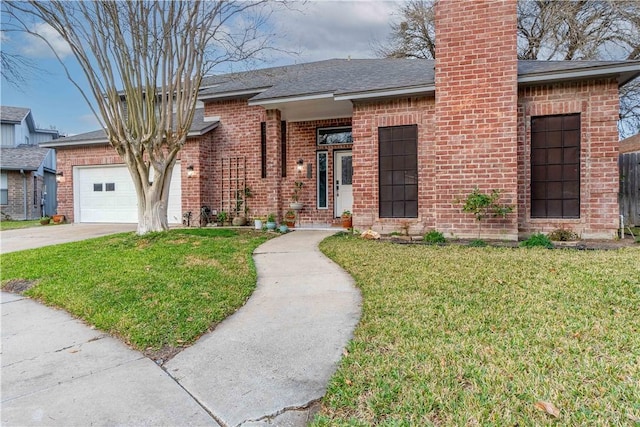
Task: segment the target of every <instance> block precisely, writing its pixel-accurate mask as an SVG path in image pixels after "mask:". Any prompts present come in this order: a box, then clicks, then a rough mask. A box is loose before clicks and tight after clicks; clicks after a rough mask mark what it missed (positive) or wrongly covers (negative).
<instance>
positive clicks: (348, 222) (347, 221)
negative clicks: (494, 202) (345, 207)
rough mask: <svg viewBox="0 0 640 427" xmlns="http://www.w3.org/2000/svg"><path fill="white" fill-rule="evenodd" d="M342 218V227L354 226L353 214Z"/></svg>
mask: <svg viewBox="0 0 640 427" xmlns="http://www.w3.org/2000/svg"><path fill="white" fill-rule="evenodd" d="M340 219H341V220H342V228H351V227H352V226H353V218H352V217H351V216H343V217H340Z"/></svg>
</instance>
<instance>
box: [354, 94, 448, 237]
mask: <svg viewBox="0 0 640 427" xmlns="http://www.w3.org/2000/svg"><path fill="white" fill-rule="evenodd" d="M434 117H435V100H434V98H433V97H428V98H402V99H397V100H393V101H377V102H368V103H365V102H362V103H356V104H355V105H354V108H353V139H354V144H353V199H354V206H353V223H354V227H355V228H358V229H367V228H372V229H375V230H378V231H380V232H383V233H391V232H393V231H401V229H402V227H403V226H404V225H405V224H406V225H408V226H409V227H410V233H412V234H421V233H423V232H424V231H425V230H426V229H428V228H433V227H434V225H435V210H434V202H435V196H436V194H435V192H434V181H435V175H434V174H435V172H434V169H435V163H436V157H435V153H434V133H435V122H434ZM414 124H415V125H418V181H419V184H418V197H419V202H418V218H406V219H398V218H379V215H378V212H379V211H378V196H379V194H378V178H379V177H378V128H380V127H386V126H403V125H414Z"/></svg>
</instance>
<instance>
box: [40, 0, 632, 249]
mask: <svg viewBox="0 0 640 427" xmlns="http://www.w3.org/2000/svg"><path fill="white" fill-rule="evenodd" d="M436 11H437V12H436V23H437V25H436V31H437V40H438V43H437V54H436V57H437V59H436V60H435V61H431V60H403V59H366V60H339V59H332V60H327V61H320V62H314V63H308V64H300V65H292V66H286V67H275V68H269V69H264V70H258V71H251V72H246V73H235V74H230V75H221V76H213V77H206V78H205V79H204V81H203V85H202V88H201V94H200V100H201V101H202V103H203V107H204V112H203V117H202V122H203V123H208V124H209V125H210V127H209V128H207V131H206V132H204V133H202V134H199V135H194V137H193V138H191V139H190V140H189V142H188V143H187V144H186V146H185V147H184V149H183V150H182V152H181V155H180V166H179V171H180V172H179V173H178V181H179V188H178V189H177V190H176V191H177V192H178V193H179V199H180V201H181V203H180V209H181V211H182V212H186V211H193V212H198V211H199V209H200V206H202V205H207V206H210V207H212V208H213V209H216V210H226V211H233V209H234V206H235V205H236V203H237V201H238V199H237V196H236V195H237V194H240V193H239V192H238V191H239V190H240V191H241V190H243V189H244V188H245V187H248V188H250V189H251V193H252V195H253V196H252V197H251V198H250V199H248V200H247V205H248V208H249V211H248V215H249V217H257V216H266V215H267V214H268V213H275V214H276V215H278V216H279V217H282V215H283V214H284V212H285V211H287V210H288V209H289V202H290V199H291V195H292V193H293V190H294V183H295V182H303V183H304V187H303V193H302V195H301V198H300V201H301V202H303V205H304V207H303V209H302V210H301V211H300V212H299V218H300V223H301V225H303V226H304V225H332V224H336V223H337V222H338V221H337V218H338V217H339V216H340V214H341V213H342V212H343V211H344V210H349V211H352V212H353V223H354V227H355V228H358V229H366V228H372V229H374V230H378V231H382V232H392V231H398V230H400V229H401V228H405V227H406V228H408V229H409V231H410V232H411V233H416V234H418V233H423V232H425V231H426V230H428V229H437V230H439V231H442V232H443V233H445V235H446V236H447V237H451V236H456V237H470V236H475V235H476V233H477V225H476V223H475V220H474V218H473V216H472V215H470V214H464V213H462V211H461V203H460V199H461V198H464V197H465V196H466V195H467V194H468V193H469V192H471V191H472V190H473V188H474V187H476V186H477V187H479V188H480V189H481V190H482V191H485V192H489V191H490V190H492V189H499V190H500V191H501V192H502V202H504V203H508V204H511V205H513V206H514V211H513V213H511V214H509V215H508V216H507V217H506V218H505V219H495V220H490V221H489V222H488V224H487V225H484V226H483V233H484V236H483V237H496V238H503V239H516V238H518V237H519V236H524V235H527V234H530V233H532V232H536V231H543V232H544V231H549V230H552V229H555V228H558V227H566V228H571V229H572V230H573V231H575V232H577V233H579V234H581V235H582V237H584V238H612V237H614V235H615V232H616V229H617V228H618V169H617V159H618V145H617V144H618V130H617V120H618V89H619V87H620V86H621V85H624V84H625V83H627V82H628V81H630V80H632V79H633V78H635V77H637V76H638V75H640V61H618V62H601V61H571V62H568V61H559V62H542V61H518V60H517V56H516V3H515V1H490V2H480V1H468V2H439V3H438V6H437V9H436ZM196 127H198V125H196ZM75 138H76V139H75V140H69V139H68V138H67V139H62V140H60V141H57V142H56V143H52V144H50V146H52V147H53V146H55V147H56V148H58V168H59V169H60V170H62V171H63V172H64V175H65V176H69V177H73V179H71V180H67V181H66V182H65V183H64V186H63V187H62V188H61V190H60V195H59V205H60V209H61V210H62V211H64V212H62V213H64V214H66V215H68V216H69V217H70V218H75V220H77V221H84V220H85V219H84V218H85V217H80V218H79V217H78V215H79V213H80V212H81V210H82V208H83V207H82V206H81V204H82V201H78V197H79V194H80V188H79V187H80V186H81V185H84V184H85V183H82V182H77V181H78V180H80V179H81V177H80V176H79V175H78V170H81V168H96V171H97V173H98V175H96V176H95V178H96V180H99V179H98V178H99V174H103V175H104V174H106V173H107V172H108V169H107V168H106V167H107V166H108V165H111V164H115V163H122V162H121V161H120V160H119V159H118V158H117V155H116V154H115V152H113V151H112V150H110V149H109V148H108V147H106V146H105V144H106V140H105V139H104V138H103V140H102V141H101V142H96V141H95V140H93V141H92V140H91V139H90V138H84V137H83V136H82V135H81V136H78V137H75ZM83 138H84V139H83ZM105 176H106V175H105ZM92 183H93V182H87V183H86V184H87V186H86V188H87V190H86V191H87V192H89V193H90V192H91V185H92ZM96 183H97V181H96ZM93 184H95V183H93ZM172 186H173V187H177V186H176V182H173V184H172ZM103 194H104V193H103ZM104 206H105V208H108V206H109V205H104ZM133 210H134V211H135V206H134V207H133ZM134 221H135V218H134ZM177 221H179V218H177V217H176V218H174V220H173V222H177ZM170 222H171V219H170Z"/></svg>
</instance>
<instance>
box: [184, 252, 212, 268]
mask: <svg viewBox="0 0 640 427" xmlns="http://www.w3.org/2000/svg"><path fill="white" fill-rule="evenodd" d="M184 265H186V266H187V267H201V266H205V267H213V268H220V267H221V264H220V261H218V260H217V259H215V258H202V257H198V256H195V255H188V256H186V257H185V258H184Z"/></svg>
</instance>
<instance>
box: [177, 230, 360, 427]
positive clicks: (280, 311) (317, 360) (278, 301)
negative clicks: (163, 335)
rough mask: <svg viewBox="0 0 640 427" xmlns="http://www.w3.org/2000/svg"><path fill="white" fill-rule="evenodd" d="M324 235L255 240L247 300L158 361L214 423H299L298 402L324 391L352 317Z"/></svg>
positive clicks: (351, 299)
mask: <svg viewBox="0 0 640 427" xmlns="http://www.w3.org/2000/svg"><path fill="white" fill-rule="evenodd" d="M331 234H333V232H322V231H295V232H293V233H289V234H286V235H284V236H282V237H279V238H277V239H272V240H270V241H268V242H266V243H265V244H263V245H262V246H260V247H259V248H258V249H257V250H256V251H255V252H254V259H255V262H256V268H257V270H258V287H257V289H256V291H255V292H254V293H253V295H252V296H251V298H250V299H249V301H248V302H247V304H246V305H245V306H243V307H242V308H241V309H240V310H238V312H237V313H235V314H234V315H233V316H231V317H229V318H227V319H226V320H225V321H224V322H222V323H221V324H220V325H219V326H218V327H217V328H216V329H215V330H214V331H213V332H211V333H210V334H208V335H206V336H204V337H203V338H201V339H200V340H199V341H198V343H197V344H196V345H195V346H193V347H190V348H188V349H186V350H184V351H183V352H181V353H180V354H178V355H177V356H176V357H175V358H173V359H172V360H171V361H169V362H168V363H167V364H166V365H165V368H166V369H167V371H168V372H169V374H170V375H172V376H173V377H174V378H175V379H176V380H177V381H178V382H179V383H180V384H181V385H182V386H183V387H184V388H185V389H187V390H189V393H191V394H192V395H193V396H194V397H195V398H196V399H197V400H198V401H199V402H200V403H201V404H202V405H203V406H204V407H205V408H206V409H207V410H208V411H209V412H210V413H212V414H213V415H214V417H215V418H216V420H217V421H218V422H220V423H221V424H225V425H229V426H237V425H264V424H266V423H268V422H270V421H271V422H273V424H275V425H283V424H285V425H304V424H305V422H306V416H307V411H305V410H302V409H303V408H308V407H309V405H310V404H312V403H313V402H315V401H317V400H318V399H320V398H321V397H322V396H323V395H324V394H325V391H326V387H327V383H328V381H329V379H330V378H331V376H332V375H333V373H334V372H335V370H336V368H337V365H338V362H339V361H340V358H341V356H342V350H343V348H344V347H345V345H346V344H347V342H348V340H349V339H350V338H351V336H352V333H353V330H354V328H355V326H356V324H357V322H358V319H359V317H360V293H359V291H358V290H357V289H356V288H355V287H354V286H353V280H352V279H351V277H350V276H349V275H348V274H347V273H346V272H344V271H343V270H342V269H341V268H340V267H338V266H337V265H336V264H335V263H333V262H332V261H331V260H329V259H328V258H327V257H325V256H324V255H323V254H322V253H320V250H319V249H318V243H319V242H320V241H321V240H322V239H324V238H325V237H327V236H330V235H331ZM296 409H300V410H296ZM278 415H280V419H279V420H278V419H277V418H276V420H272V418H273V417H275V416H278Z"/></svg>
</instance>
